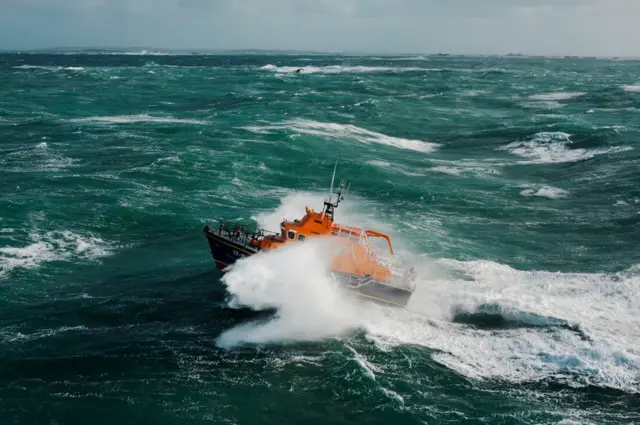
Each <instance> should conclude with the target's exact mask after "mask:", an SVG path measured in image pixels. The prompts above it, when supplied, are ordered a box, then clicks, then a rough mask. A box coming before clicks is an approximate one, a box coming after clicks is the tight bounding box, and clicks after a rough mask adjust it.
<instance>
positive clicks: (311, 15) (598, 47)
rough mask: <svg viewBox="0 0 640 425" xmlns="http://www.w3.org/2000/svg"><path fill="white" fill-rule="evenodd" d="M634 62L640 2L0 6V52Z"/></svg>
mask: <svg viewBox="0 0 640 425" xmlns="http://www.w3.org/2000/svg"><path fill="white" fill-rule="evenodd" d="M129 46H144V47H157V48H174V49H183V48H185V49H285V50H321V51H333V52H340V51H366V52H377V53H434V52H450V53H472V54H485V53H486V54H494V53H497V54H502V53H525V54H554V55H555V54H560V55H565V54H574V55H605V56H640V0H0V49H31V48H47V47H129Z"/></svg>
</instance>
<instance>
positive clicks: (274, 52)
mask: <svg viewBox="0 0 640 425" xmlns="http://www.w3.org/2000/svg"><path fill="white" fill-rule="evenodd" d="M0 53H1V54H98V55H99V54H112V55H135V56H145V55H148V56H178V55H195V56H197V55H211V56H213V55H230V56H235V55H256V56H345V57H349V56H351V57H361V56H375V57H390V58H398V57H408V58H409V57H410V58H415V57H421V56H422V57H425V58H426V57H487V58H491V57H495V58H523V59H544V58H548V59H587V60H588V59H625V60H640V57H637V56H593V55H590V56H586V55H585V56H581V55H552V54H549V55H545V54H524V53H504V54H498V53H493V54H491V53H487V54H479V53H442V52H404V53H403V52H398V53H389V52H374V51H372V52H365V51H340V52H332V51H318V50H278V49H168V48H158V47H122V48H119V47H50V48H37V49H0Z"/></svg>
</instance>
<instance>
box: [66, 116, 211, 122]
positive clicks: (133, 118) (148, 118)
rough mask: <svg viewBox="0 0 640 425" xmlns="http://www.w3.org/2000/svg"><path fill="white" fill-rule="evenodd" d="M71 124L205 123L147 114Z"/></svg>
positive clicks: (106, 117) (109, 117)
mask: <svg viewBox="0 0 640 425" xmlns="http://www.w3.org/2000/svg"><path fill="white" fill-rule="evenodd" d="M68 122H73V123H91V124H135V123H140V122H148V123H161V124H193V125H206V124H208V123H207V122H206V121H201V120H195V119H190V118H175V117H171V116H168V117H167V116H165V117H162V116H151V115H147V114H137V115H114V116H96V117H86V118H73V119H70V120H68Z"/></svg>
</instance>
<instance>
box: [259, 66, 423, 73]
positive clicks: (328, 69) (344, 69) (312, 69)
mask: <svg viewBox="0 0 640 425" xmlns="http://www.w3.org/2000/svg"><path fill="white" fill-rule="evenodd" d="M260 69H261V70H264V71H273V72H277V73H280V74H291V73H294V72H296V71H297V70H300V74H342V73H372V72H411V71H424V69H423V68H417V67H389V66H343V65H329V66H276V65H271V64H269V65H265V66H263V67H261V68H260Z"/></svg>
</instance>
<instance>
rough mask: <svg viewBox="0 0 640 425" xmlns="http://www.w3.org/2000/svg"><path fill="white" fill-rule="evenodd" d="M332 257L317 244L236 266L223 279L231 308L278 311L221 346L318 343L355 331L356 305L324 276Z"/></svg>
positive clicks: (226, 336)
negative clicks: (312, 341) (324, 339)
mask: <svg viewBox="0 0 640 425" xmlns="http://www.w3.org/2000/svg"><path fill="white" fill-rule="evenodd" d="M330 258H331V243H330V242H329V241H328V240H318V239H316V240H311V241H308V242H305V243H304V244H296V245H292V246H286V247H283V248H280V249H277V250H274V251H271V252H266V253H259V254H256V255H253V256H251V257H248V258H245V259H242V260H240V261H238V262H237V263H236V264H235V265H233V266H232V269H231V271H229V272H228V273H227V274H226V275H225V276H224V277H223V278H222V282H223V283H224V285H226V287H227V291H228V292H229V294H230V301H229V306H230V307H232V308H241V307H249V308H251V309H253V310H266V309H277V312H276V315H275V317H273V318H271V319H270V320H267V321H260V322H250V323H246V324H242V325H239V326H237V327H235V328H232V329H230V330H227V331H226V332H224V333H223V334H222V335H220V336H219V337H218V339H217V343H218V345H219V346H220V347H225V348H229V347H234V346H236V345H238V344H242V343H268V342H282V341H307V340H318V339H321V338H324V337H328V336H337V335H340V334H342V333H344V332H346V331H348V330H350V329H352V328H354V327H357V326H358V325H359V322H360V319H359V314H358V312H357V307H356V305H355V303H351V302H349V300H347V299H346V297H345V295H342V294H341V293H340V292H339V291H338V290H337V289H336V288H335V287H334V285H333V282H332V279H331V277H330V275H329V274H328V273H327V272H326V265H327V263H328V261H329V260H330Z"/></svg>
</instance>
